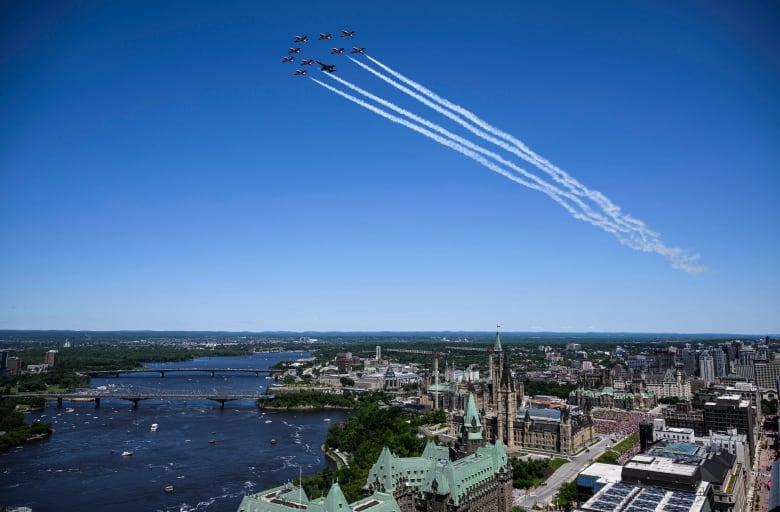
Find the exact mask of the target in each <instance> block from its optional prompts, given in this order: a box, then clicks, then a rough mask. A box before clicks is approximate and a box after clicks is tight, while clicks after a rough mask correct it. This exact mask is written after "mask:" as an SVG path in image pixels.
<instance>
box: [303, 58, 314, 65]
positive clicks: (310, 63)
mask: <svg viewBox="0 0 780 512" xmlns="http://www.w3.org/2000/svg"><path fill="white" fill-rule="evenodd" d="M312 64H314V61H313V60H312V59H303V60H301V66H311V65H312Z"/></svg>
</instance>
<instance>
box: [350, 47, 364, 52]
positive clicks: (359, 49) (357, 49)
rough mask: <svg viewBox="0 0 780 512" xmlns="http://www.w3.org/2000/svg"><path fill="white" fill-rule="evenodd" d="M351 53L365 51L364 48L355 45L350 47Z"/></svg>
mask: <svg viewBox="0 0 780 512" xmlns="http://www.w3.org/2000/svg"><path fill="white" fill-rule="evenodd" d="M352 53H366V49H365V48H358V47H357V46H353V47H352Z"/></svg>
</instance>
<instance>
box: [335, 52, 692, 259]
mask: <svg viewBox="0 0 780 512" xmlns="http://www.w3.org/2000/svg"><path fill="white" fill-rule="evenodd" d="M366 58H368V59H369V60H371V62H373V63H375V64H376V65H377V66H379V67H381V68H382V69H384V70H385V71H387V72H388V73H390V74H391V75H393V76H394V77H396V78H398V79H399V80H401V81H402V82H404V83H406V84H407V85H409V86H411V87H412V88H414V89H415V90H417V91H418V92H420V93H421V94H423V95H425V96H427V97H428V98H430V99H431V100H433V101H435V102H436V103H438V104H434V103H431V102H430V101H428V100H425V99H424V98H421V97H420V96H419V95H418V94H415V93H413V92H412V91H409V89H407V88H405V87H403V86H401V85H400V84H397V83H395V82H393V81H392V80H390V79H389V78H388V77H386V76H384V75H382V74H381V73H379V72H377V71H375V70H373V69H371V68H370V67H368V66H366V65H365V64H363V63H361V62H360V61H357V60H355V59H352V58H351V57H350V59H351V60H352V61H353V62H355V63H356V64H358V65H359V66H361V67H363V68H364V69H366V70H367V71H369V72H371V73H373V74H374V75H376V76H378V77H379V78H381V79H382V80H384V81H386V82H388V83H390V84H391V85H393V86H394V87H396V88H398V89H399V90H402V91H403V92H406V93H407V94H409V95H410V96H412V97H414V98H415V99H417V100H418V101H421V102H422V103H424V104H426V105H427V106H429V107H431V108H433V109H434V110H436V111H437V112H439V113H441V114H442V115H444V116H446V117H448V118H450V119H452V120H453V121H455V122H457V123H459V124H461V125H462V126H464V127H465V128H466V129H469V130H470V131H472V132H473V133H475V134H477V135H479V136H480V137H483V138H485V139H486V140H488V141H489V142H493V143H494V144H497V145H498V146H500V147H502V148H504V149H506V150H507V151H511V152H512V153H514V154H517V155H518V156H520V157H521V158H523V159H525V160H527V161H529V162H530V163H533V164H534V165H536V166H537V167H539V168H540V169H541V170H543V171H545V172H547V173H548V174H550V175H551V176H552V177H553V179H554V180H555V181H556V182H558V183H561V184H563V185H565V186H566V187H567V188H569V189H570V190H571V191H572V192H573V193H575V194H577V195H580V196H584V197H587V198H589V199H590V200H592V201H593V202H594V203H596V204H598V205H599V206H600V207H601V209H602V210H603V211H604V212H606V213H607V214H608V215H609V216H610V217H612V218H613V219H614V220H615V222H616V223H617V224H619V225H621V226H623V227H624V229H623V230H624V231H628V232H627V233H625V235H626V237H618V239H619V240H620V242H621V243H623V244H624V245H626V246H628V247H631V248H633V249H637V250H641V251H645V252H655V253H657V254H659V255H661V256H664V257H666V258H667V259H669V260H670V262H671V263H672V266H673V267H674V268H676V269H679V270H683V271H686V272H691V273H698V272H702V271H704V270H705V268H704V267H703V266H700V265H698V260H699V255H698V254H690V253H689V251H687V250H686V249H680V248H675V247H666V246H665V245H664V244H663V242H661V240H660V238H659V235H658V234H657V233H655V232H653V231H652V230H650V229H649V228H647V226H646V225H645V224H644V223H643V222H642V221H640V220H638V219H635V218H633V217H632V216H630V215H628V214H625V213H622V212H621V210H620V207H619V206H617V205H615V204H614V203H612V202H611V201H610V200H609V199H608V198H607V197H606V196H604V195H603V194H602V193H601V192H598V191H594V190H590V189H588V188H587V187H585V186H584V185H582V184H581V183H580V182H579V181H577V180H576V179H574V178H573V177H572V176H570V175H569V174H568V173H566V172H565V171H563V170H562V169H560V168H558V167H557V166H555V165H553V164H552V163H550V162H549V161H548V160H546V159H544V158H542V157H541V156H539V155H537V154H536V153H534V152H533V151H532V150H531V149H530V148H528V146H526V145H525V144H524V143H523V142H521V141H520V140H518V139H516V138H515V137H513V136H512V135H510V134H508V133H506V132H503V131H501V130H498V129H497V128H495V127H493V126H491V125H490V124H488V123H486V122H485V121H483V120H482V119H480V118H479V117H477V116H476V115H475V114H473V113H472V112H470V111H468V110H466V109H465V108H463V107H460V106H459V105H455V104H454V103H451V102H450V101H448V100H446V99H444V98H441V97H440V96H438V95H436V94H435V93H433V92H432V91H430V90H428V89H426V88H425V87H423V86H422V85H420V84H418V83H416V82H414V81H412V80H411V79H409V78H406V77H405V76H403V75H402V74H400V73H398V72H396V71H394V70H392V69H391V68H389V67H388V66H385V65H384V64H382V63H381V62H379V61H378V60H376V59H373V58H371V57H369V56H366ZM442 107H446V108H448V109H450V110H451V111H452V112H450V111H448V110H446V109H445V108H442ZM453 113H455V114H457V115H454V116H453ZM458 115H460V116H463V117H465V118H466V119H468V120H470V121H471V122H473V123H474V124H476V125H477V126H479V127H481V128H482V129H484V130H486V131H488V132H490V133H492V134H494V135H496V136H498V137H501V138H503V139H504V140H506V141H509V142H511V143H512V144H513V145H514V146H515V147H516V148H519V149H520V151H521V153H520V154H518V153H517V152H516V151H515V150H514V148H512V149H509V148H508V147H507V146H506V145H505V144H504V143H503V142H501V141H498V142H496V140H495V138H493V137H490V136H488V137H487V138H486V137H484V136H483V133H484V132H483V133H477V131H475V130H476V129H475V128H474V127H473V126H471V127H470V125H469V126H467V125H468V123H466V122H465V121H463V119H459V118H458ZM456 118H457V119H456ZM485 135H486V134H485Z"/></svg>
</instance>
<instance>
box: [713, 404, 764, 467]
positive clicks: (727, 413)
mask: <svg viewBox="0 0 780 512" xmlns="http://www.w3.org/2000/svg"><path fill="white" fill-rule="evenodd" d="M702 409H703V411H704V427H705V429H706V431H707V432H708V433H709V432H728V431H730V430H734V429H736V431H737V433H738V434H745V435H746V436H747V440H748V444H749V445H750V457H751V459H752V458H753V455H754V454H755V453H756V446H755V437H754V435H753V434H754V432H753V427H754V425H755V421H754V420H755V418H754V412H753V409H752V407H750V401H749V400H745V399H743V398H742V397H741V396H739V395H721V396H719V397H717V398H716V399H715V401H713V402H706V403H704V406H703V407H702Z"/></svg>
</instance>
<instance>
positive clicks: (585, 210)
mask: <svg viewBox="0 0 780 512" xmlns="http://www.w3.org/2000/svg"><path fill="white" fill-rule="evenodd" d="M327 76H328V77H329V78H331V79H333V80H335V81H337V82H339V83H340V84H342V85H344V86H345V87H348V88H350V89H352V90H353V91H356V92H358V93H359V94H362V95H363V96H365V97H366V98H368V99H370V100H373V101H375V102H376V103H379V104H380V105H382V106H384V107H386V108H389V109H390V110H393V111H395V112H397V113H399V114H401V115H403V116H405V117H407V118H409V119H411V120H412V121H414V122H416V123H418V124H421V125H423V126H425V127H427V128H430V129H431V130H433V131H435V132H437V133H439V134H441V135H443V136H445V137H447V138H449V139H451V140H453V141H455V142H457V143H458V144H461V145H463V146H465V147H467V148H469V149H471V150H473V151H476V152H477V153H481V154H483V155H485V156H487V157H489V158H492V159H493V160H495V161H496V162H498V163H500V164H501V165H504V166H506V167H509V168H510V169H512V170H513V171H515V172H517V173H519V174H521V175H523V176H525V177H526V178H528V179H530V180H532V181H533V182H535V183H536V184H537V185H539V186H540V187H542V188H544V189H545V193H546V194H548V195H550V196H552V195H553V194H554V195H557V196H563V197H565V198H566V199H568V200H569V201H571V202H573V203H575V204H576V205H577V207H579V208H580V210H581V213H582V214H583V215H584V216H585V217H589V219H588V222H589V223H591V224H593V225H594V226H597V227H600V228H602V229H604V230H605V231H608V232H610V233H613V234H614V233H615V232H616V231H619V230H620V227H619V226H616V225H615V224H614V223H612V222H610V220H609V219H607V218H605V217H604V216H603V215H601V214H599V213H598V212H594V211H593V210H592V208H590V206H588V205H587V204H585V203H583V202H582V201H581V200H580V199H579V197H576V196H575V195H573V194H571V193H569V192H566V191H564V190H561V189H559V188H558V187H556V186H554V185H553V184H551V183H549V182H547V181H545V180H543V179H542V178H540V177H539V176H537V175H535V174H533V173H530V172H528V171H526V170H525V169H523V168H522V167H519V166H517V165H515V164H514V163H513V162H510V161H508V160H505V159H504V158H502V157H501V156H500V155H498V154H496V153H494V152H492V151H488V150H487V149H485V148H484V147H482V146H479V145H477V144H474V143H473V142H471V141H470V140H468V139H465V138H463V137H461V136H459V135H457V134H454V133H452V132H450V131H448V130H446V129H444V128H443V127H441V126H439V125H437V124H435V123H432V122H430V121H428V120H427V119H424V118H422V117H420V116H418V115H416V114H413V113H412V112H409V111H408V110H405V109H403V108H401V107H399V106H398V105H395V104H394V103H391V102H389V101H387V100H385V99H383V98H380V97H378V96H376V95H374V94H371V93H370V92H368V91H366V90H364V89H362V88H360V87H358V86H357V85H355V84H352V83H350V82H348V81H346V80H344V79H342V78H340V77H337V76H336V75H332V74H327Z"/></svg>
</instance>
